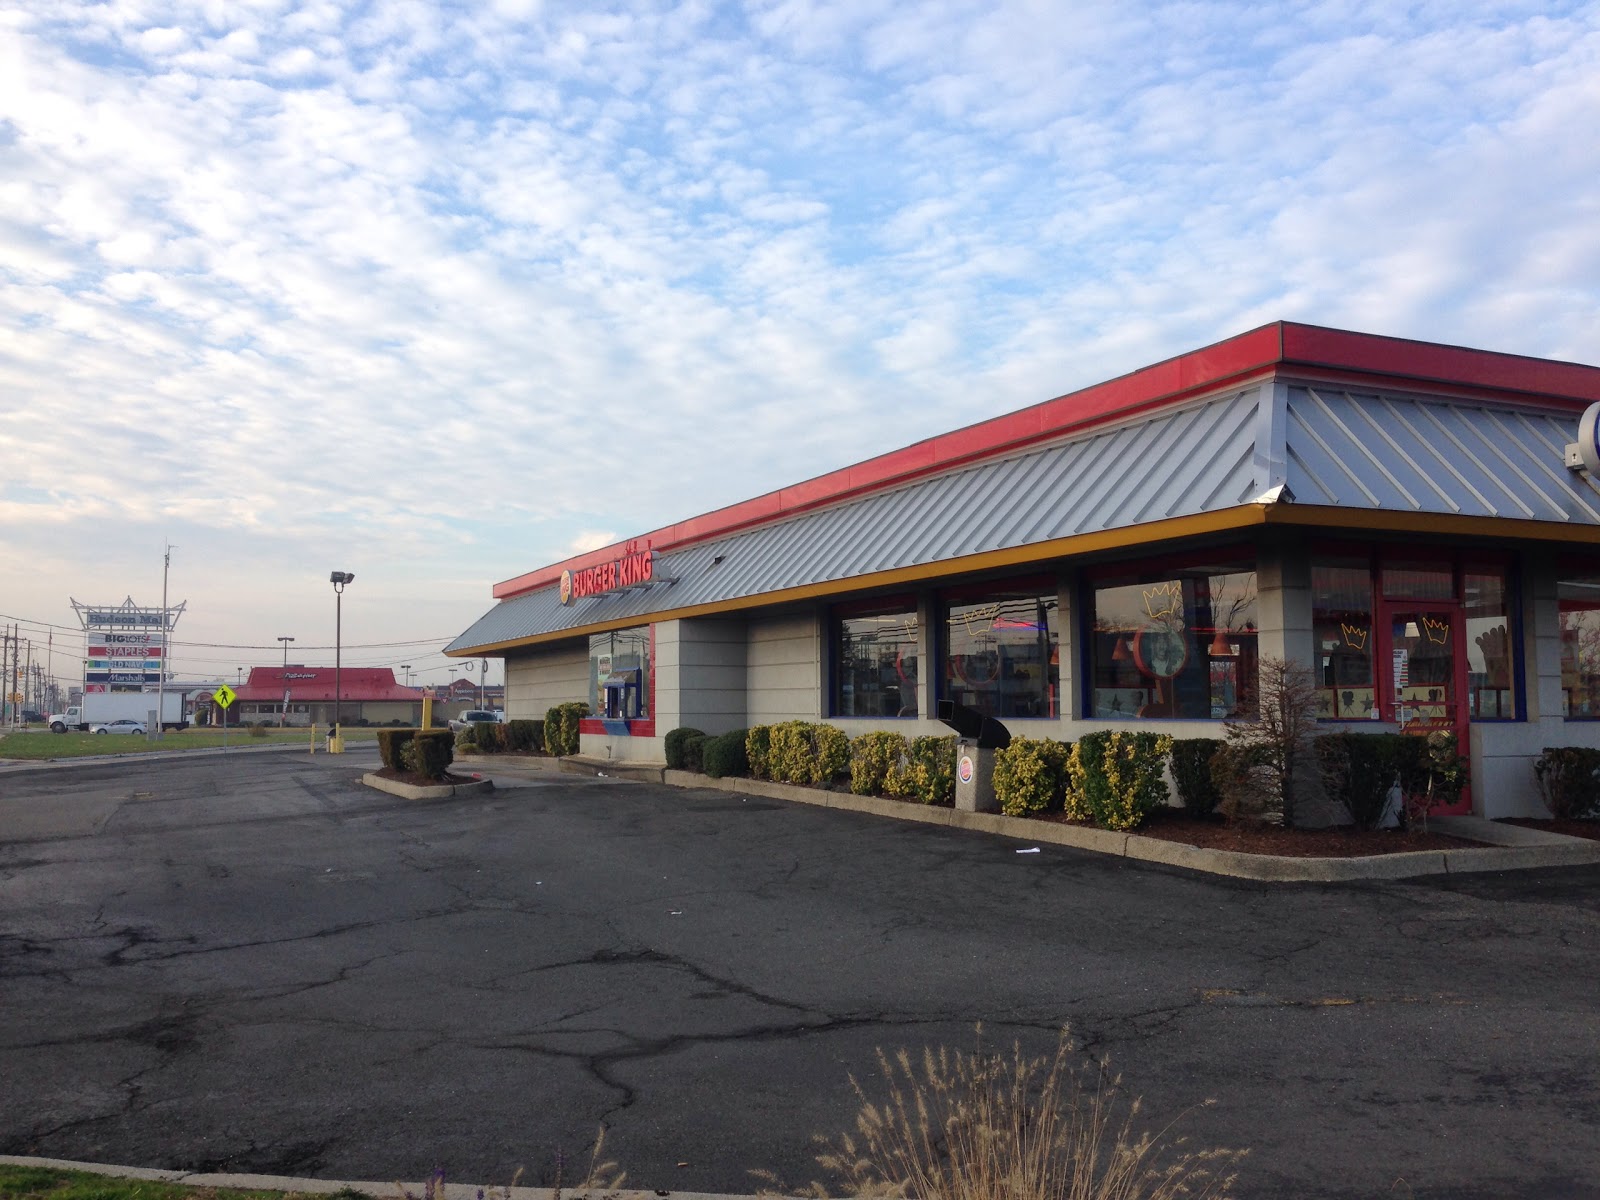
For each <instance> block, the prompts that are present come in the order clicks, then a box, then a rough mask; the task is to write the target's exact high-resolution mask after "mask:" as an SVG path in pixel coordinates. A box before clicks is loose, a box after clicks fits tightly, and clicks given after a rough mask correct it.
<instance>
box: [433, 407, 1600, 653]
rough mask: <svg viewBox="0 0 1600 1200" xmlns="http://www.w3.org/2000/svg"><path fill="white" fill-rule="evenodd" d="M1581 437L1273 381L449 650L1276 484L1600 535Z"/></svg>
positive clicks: (1060, 534)
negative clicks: (1576, 460)
mask: <svg viewBox="0 0 1600 1200" xmlns="http://www.w3.org/2000/svg"><path fill="white" fill-rule="evenodd" d="M1575 427H1576V418H1575V417H1574V416H1572V414H1570V413H1563V412H1555V411H1551V412H1540V411H1534V410H1524V409H1508V408H1506V407H1505V406H1503V405H1502V406H1491V405H1488V404H1478V403H1473V402H1472V401H1470V400H1453V399H1452V400H1444V399H1436V398H1428V397H1418V396H1407V395H1399V394H1387V393H1385V394H1378V393H1353V392H1346V391H1338V390H1329V389H1326V388H1323V387H1313V386H1306V385H1295V384H1290V385H1287V386H1285V385H1284V384H1283V383H1282V382H1273V381H1268V382H1266V383H1264V384H1260V385H1252V386H1250V387H1248V388H1244V389H1241V390H1237V391H1230V392H1228V393H1225V394H1222V395H1217V396H1213V397H1211V398H1209V399H1206V400H1202V401H1199V402H1195V403H1191V404H1188V405H1185V406H1183V407H1180V408H1175V409H1166V410H1163V411H1161V412H1158V413H1155V414H1152V415H1150V416H1148V417H1145V418H1142V419H1138V420H1133V421H1129V422H1127V423H1124V424H1121V425H1117V426H1114V427H1110V428H1107V427H1098V428H1096V429H1094V430H1092V431H1090V432H1088V433H1086V434H1084V435H1082V436H1079V437H1076V438H1069V439H1066V440H1062V441H1055V442H1051V443H1049V444H1047V445H1043V446H1040V447H1038V448H1036V449H1032V450H1028V451H1025V452H1022V453H1017V454H1012V455H1009V456H1006V457H1003V458H999V459H993V460H986V461H983V462H980V463H976V464H972V465H968V466H965V467H960V468H957V469H954V470H951V471H947V472H945V473H942V474H939V475H935V476H931V477H928V478H924V479H919V480H916V481H914V482H912V483H908V484H905V485H902V486H900V487H896V488H892V489H890V490H887V491H883V492H876V493H872V494H870V495H867V496H863V497H859V498H856V499H852V500H848V501H844V502H841V503H839V504H836V505H832V506H829V507H827V508H822V509H818V510H814V511H811V512H807V513H803V514H800V515H798V516H794V517H790V518H787V519H783V520H779V521H775V522H773V523H771V524H769V525H764V526H760V527H757V528H754V529H747V530H742V531H739V532H737V533H732V534H729V535H727V536H725V537H718V538H713V539H711V540H708V541H705V542H700V543H697V544H695V545H693V546H689V547H686V548H684V549H682V550H677V551H667V552H663V553H661V554H659V555H658V557H657V561H656V566H655V576H656V581H655V582H654V583H652V584H650V585H648V586H643V587H637V588H633V589H630V590H626V591H620V592H611V593H607V594H604V595H599V596H592V597H589V598H587V599H584V600H579V601H577V602H576V603H574V604H572V605H570V606H568V605H562V604H561V603H560V599H559V596H558V594H557V593H558V589H557V588H556V587H555V586H553V585H552V586H550V587H545V588H541V589H539V590H538V591H535V592H530V593H527V594H525V595H521V596H515V597H512V598H510V599H508V600H502V601H500V602H499V603H497V604H496V605H495V606H494V607H493V608H491V609H490V610H489V611H488V612H487V613H485V614H484V615H483V616H482V617H480V618H479V619H478V621H477V622H475V623H474V624H473V625H472V627H471V628H469V629H468V630H466V632H464V633H462V634H461V635H460V636H459V637H457V638H456V639H455V640H454V641H453V642H451V643H450V645H449V646H448V647H446V652H447V653H448V652H452V651H457V652H459V651H471V650H474V649H476V648H478V647H484V646H494V645H501V644H504V643H508V642H516V641H520V640H523V639H527V638H533V637H537V636H540V635H544V634H551V633H558V632H559V631H561V630H565V629H571V630H573V631H575V632H576V631H579V630H582V629H585V628H589V627H593V626H596V625H602V624H608V623H613V622H616V621H619V620H629V619H633V618H638V619H641V620H642V619H645V618H648V617H649V616H651V615H652V614H654V613H658V612H665V611H668V610H679V609H685V608H692V607H696V606H699V605H708V604H716V603H718V602H726V601H731V600H736V599H743V598H747V597H752V596H760V595H765V594H769V593H776V592H781V591H784V590H786V589H790V588H796V587H804V586H807V585H817V584H826V583H830V582H835V581H843V580H848V579H851V578H855V577H858V576H867V575H873V574H876V573H879V572H884V571H892V570H895V569H897V568H906V567H915V566H919V565H924V564H929V563H937V562H942V561H945V560H947V559H957V558H962V557H965V556H967V555H973V554H982V553H985V552H989V551H999V550H1007V549H1012V548H1017V547H1023V546H1027V545H1031V544H1034V543H1039V542H1049V541H1054V540H1056V539H1059V538H1066V537H1071V536H1074V535H1078V534H1085V533H1092V532H1098V531H1102V530H1110V529H1120V528H1127V527H1130V526H1135V525H1140V524H1144V523H1148V522H1153V521H1159V520H1164V519H1167V518H1172V517H1182V516H1194V515H1198V514H1202V513H1210V512H1220V511H1223V510H1225V509H1230V508H1236V507H1238V506H1240V505H1242V504H1246V503H1249V502H1251V501H1252V500H1255V499H1257V498H1258V497H1260V496H1261V495H1262V494H1263V493H1264V492H1266V491H1267V490H1268V489H1269V488H1272V487H1274V486H1276V485H1278V484H1287V486H1288V491H1289V494H1290V496H1291V497H1292V501H1291V502H1293V503H1297V504H1316V505H1327V506H1332V507H1344V508H1358V509H1359V508H1366V509H1385V510H1391V511H1410V512H1416V513H1448V514H1464V515H1472V516H1486V517H1512V518H1520V519H1525V520H1536V521H1563V522H1577V523H1582V524H1590V525H1600V496H1597V495H1596V494H1595V492H1593V491H1592V490H1590V489H1589V487H1588V485H1587V484H1586V483H1584V482H1583V481H1582V480H1580V479H1578V478H1576V477H1575V476H1573V475H1572V474H1571V473H1569V472H1568V471H1566V470H1565V469H1564V468H1563V466H1562V449H1563V447H1564V445H1565V444H1566V443H1567V442H1568V441H1570V440H1571V439H1572V436H1573V433H1574V430H1575ZM1267 443H1274V444H1267ZM1130 464H1138V465H1139V469H1130Z"/></svg>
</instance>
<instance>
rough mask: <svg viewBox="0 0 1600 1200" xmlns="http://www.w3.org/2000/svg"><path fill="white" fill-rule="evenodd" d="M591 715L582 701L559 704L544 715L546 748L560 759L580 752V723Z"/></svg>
mask: <svg viewBox="0 0 1600 1200" xmlns="http://www.w3.org/2000/svg"><path fill="white" fill-rule="evenodd" d="M588 715H589V706H588V705H587V704H586V703H584V702H583V701H582V700H571V701H568V702H567V703H566V704H558V705H556V706H555V707H554V708H552V709H550V710H549V711H548V712H546V713H545V714H544V748H545V750H546V751H548V752H549V753H551V754H554V755H556V756H557V757H560V756H562V755H567V754H576V753H577V752H578V722H579V721H581V720H582V719H583V718H584V717H587V716H588Z"/></svg>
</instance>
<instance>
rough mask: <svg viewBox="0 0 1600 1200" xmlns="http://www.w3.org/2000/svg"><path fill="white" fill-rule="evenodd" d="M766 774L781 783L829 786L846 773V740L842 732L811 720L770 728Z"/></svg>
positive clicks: (848, 747) (847, 741)
mask: <svg viewBox="0 0 1600 1200" xmlns="http://www.w3.org/2000/svg"><path fill="white" fill-rule="evenodd" d="M770 729H771V734H770V742H769V749H768V754H767V772H768V774H769V775H770V776H771V778H773V779H776V780H778V781H779V782H781V783H798V784H802V785H809V784H817V783H831V782H833V780H835V779H838V778H839V777H840V776H843V775H847V774H848V773H849V771H850V739H849V738H848V737H846V736H845V733H844V730H842V729H839V728H838V727H836V726H833V725H819V724H816V723H814V722H811V721H784V722H782V723H781V724H778V725H773V726H771V727H770Z"/></svg>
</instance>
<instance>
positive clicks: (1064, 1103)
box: [812, 1031, 1245, 1200]
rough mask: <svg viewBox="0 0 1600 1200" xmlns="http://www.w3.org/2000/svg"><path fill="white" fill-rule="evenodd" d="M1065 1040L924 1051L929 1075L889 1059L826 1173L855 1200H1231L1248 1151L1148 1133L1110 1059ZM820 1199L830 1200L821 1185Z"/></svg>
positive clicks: (829, 1149) (830, 1145) (863, 1096)
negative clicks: (1047, 1051) (1030, 1053)
mask: <svg viewBox="0 0 1600 1200" xmlns="http://www.w3.org/2000/svg"><path fill="white" fill-rule="evenodd" d="M1074 1057H1075V1056H1074V1048H1073V1045H1072V1042H1071V1039H1070V1038H1069V1037H1068V1036H1067V1034H1066V1033H1065V1031H1063V1033H1062V1036H1061V1040H1060V1041H1059V1042H1058V1043H1057V1045H1056V1052H1055V1055H1054V1056H1053V1057H1051V1058H1043V1057H1040V1058H1026V1057H1024V1056H1023V1054H1022V1051H1021V1049H1020V1047H1018V1046H1013V1047H1012V1051H1011V1054H1010V1055H1009V1056H1008V1055H1002V1054H985V1053H983V1052H981V1049H980V1050H978V1051H974V1052H973V1053H972V1054H963V1053H960V1052H959V1051H954V1052H953V1051H950V1050H948V1049H946V1048H940V1049H939V1050H937V1051H934V1050H932V1049H928V1050H924V1051H923V1054H922V1060H921V1063H920V1065H918V1064H915V1063H914V1062H913V1060H912V1057H911V1055H910V1054H909V1053H908V1052H907V1051H905V1050H901V1051H899V1052H898V1053H897V1054H896V1055H895V1056H894V1058H893V1059H892V1060H891V1059H890V1058H889V1057H888V1056H887V1055H885V1054H884V1053H883V1051H881V1050H880V1051H879V1052H878V1066H879V1069H880V1070H881V1071H882V1072H883V1077H884V1082H885V1084H886V1085H887V1088H888V1096H887V1098H886V1099H885V1100H882V1101H875V1100H873V1099H872V1098H870V1097H869V1096H868V1095H867V1093H866V1091H865V1089H863V1088H862V1086H861V1085H860V1083H858V1082H857V1081H856V1080H855V1079H854V1078H853V1077H852V1078H851V1080H850V1083H851V1086H852V1087H854V1089H855V1092H856V1095H857V1096H858V1097H859V1098H860V1100H861V1104H862V1107H861V1112H860V1114H859V1115H858V1116H857V1118H856V1131H855V1133H854V1134H848V1133H847V1134H844V1135H842V1136H841V1137H840V1138H839V1139H838V1140H837V1141H836V1142H826V1143H825V1146H826V1151H825V1153H823V1154H820V1155H818V1158H817V1161H818V1162H819V1163H820V1164H821V1165H822V1167H823V1168H824V1169H826V1170H828V1171H831V1172H833V1173H835V1174H836V1175H838V1176H839V1177H840V1179H841V1180H842V1181H843V1183H844V1185H845V1188H846V1192H845V1194H847V1195H850V1196H860V1197H891V1196H892V1197H914V1198H915V1200H1176V1198H1177V1197H1195V1198H1217V1200H1220V1198H1223V1197H1227V1196H1229V1195H1230V1194H1231V1192H1230V1189H1231V1188H1232V1186H1233V1182H1234V1178H1235V1176H1234V1174H1233V1168H1234V1166H1235V1165H1236V1164H1237V1163H1238V1161H1239V1160H1240V1159H1241V1158H1242V1157H1243V1156H1244V1154H1245V1152H1244V1151H1242V1150H1239V1151H1236V1150H1190V1149H1186V1148H1185V1142H1184V1139H1182V1138H1175V1137H1173V1136H1171V1135H1172V1124H1168V1125H1167V1126H1166V1127H1165V1128H1163V1129H1160V1130H1158V1131H1156V1132H1155V1133H1151V1132H1148V1131H1141V1130H1140V1129H1139V1128H1138V1125H1139V1115H1140V1112H1141V1102H1140V1098H1138V1097H1130V1096H1129V1095H1128V1094H1127V1092H1126V1091H1125V1090H1124V1088H1123V1086H1122V1077H1121V1076H1119V1075H1112V1074H1111V1072H1110V1069H1109V1064H1108V1062H1107V1060H1104V1059H1102V1060H1100V1061H1098V1062H1091V1063H1089V1064H1087V1065H1074ZM812 1189H813V1192H814V1194H815V1195H817V1196H819V1197H823V1196H826V1195H828V1193H827V1191H826V1189H825V1188H823V1186H822V1185H821V1184H813V1185H812Z"/></svg>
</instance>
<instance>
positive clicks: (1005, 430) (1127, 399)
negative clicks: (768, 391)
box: [493, 321, 1600, 600]
mask: <svg viewBox="0 0 1600 1200" xmlns="http://www.w3.org/2000/svg"><path fill="white" fill-rule="evenodd" d="M1286 366H1298V367H1302V368H1312V369H1317V370H1321V371H1331V372H1335V373H1338V374H1341V375H1343V376H1346V377H1360V378H1374V379H1375V378H1381V379H1387V380H1414V381H1427V382H1430V383H1437V384H1446V385H1450V386H1451V387H1452V389H1454V388H1457V387H1460V388H1468V389H1473V390H1477V391H1483V390H1489V391H1493V392H1498V393H1502V394H1506V395H1511V396H1525V397H1531V396H1538V397H1541V398H1550V399H1557V400H1571V401H1576V402H1586V403H1592V402H1595V401H1600V368H1597V367H1590V366H1584V365H1581V364H1577V363H1564V362H1556V361H1554V360H1551V359H1541V358H1529V357H1525V356H1522V355H1514V354H1500V353H1496V352H1494V351H1489V350H1473V349H1470V348H1467V347H1462V346H1445V345H1440V344H1437V343H1433V342H1418V341H1411V340H1408V339H1405V338H1393V337H1384V336H1381V335H1377V334H1367V333H1353V332H1350V331H1347V330H1341V329H1328V328H1324V327H1322V326H1316V325H1301V324H1296V323H1294V322H1288V321H1276V322H1273V323H1272V324H1270V325H1263V326H1261V327H1260V328H1258V329H1252V330H1249V331H1248V332H1246V333H1241V334H1238V335H1237V336H1235V337H1231V338H1228V339H1227V340H1225V341H1221V342H1217V343H1216V344H1214V345H1211V346H1206V347H1203V348H1202V349H1199V350H1193V351H1190V352H1189V353H1187V354H1181V355H1178V356H1177V357H1175V358H1169V359H1167V360H1165V361H1163V362H1159V363H1155V364H1153V365H1151V366H1148V367H1143V368H1141V369H1140V370H1137V371H1134V372H1132V373H1130V374H1127V375H1122V376H1118V377H1117V378H1115V379H1111V380H1107V381H1106V382H1104V383H1098V384H1094V385H1093V386H1091V387H1087V388H1083V389H1081V390H1080V391H1076V392H1071V393H1068V394H1067V395H1064V396H1057V397H1056V398H1055V399H1053V400H1046V401H1044V402H1042V403H1040V404H1035V405H1031V406H1030V407H1028V408H1024V409H1020V410H1018V411H1017V412H1013V413H1006V414H1004V415H1002V416H999V417H994V418H992V419H990V420H987V421H981V422H978V423H977V424H974V425H968V426H966V427H965V428H962V429H957V430H954V431H953V432H950V433H945V434H940V435H938V436H936V437H932V438H927V439H925V440H924V441H920V442H916V443H914V444H913V445H910V446H906V447H903V448H902V449H899V450H892V451H890V452H889V453H887V454H881V455H878V456H877V457H875V458H869V459H867V460H866V461H865V462H861V463H857V464H855V465H853V466H849V467H843V468H841V469H839V470H837V471H831V472H829V473H828V474H826V475H819V476H817V477H816V478H815V479H808V480H805V481H804V482H801V483H797V484H794V485H792V486H790V487H786V488H780V489H779V490H777V491H774V492H768V493H766V494H765V495H762V496H756V497H754V498H753V499H750V500H745V501H742V502H741V503H738V504H733V505H729V506H728V507H726V508H720V509H717V510H715V511H713V512H709V513H706V514H704V515H702V516H698V517H690V518H688V519H687V520H684V521H679V522H677V523H676V524H673V525H666V526H663V527H662V528H660V529H657V530H655V531H654V532H653V533H648V534H645V535H643V536H641V537H636V538H631V539H629V540H628V541H627V542H617V543H614V544H612V545H610V546H606V547H603V548H601V549H599V550H592V551H589V552H588V553H586V554H580V555H575V556H573V557H572V558H568V559H565V560H563V561H561V562H558V563H554V564H552V565H550V566H547V567H540V568H539V569H538V570H535V571H530V572H528V573H526V574H524V575H519V576H517V577H516V578H514V579H508V580H505V581H504V582H502V583H498V584H496V585H495V586H494V590H493V594H494V597H495V599H497V600H507V599H510V598H511V597H513V596H518V595H521V594H523V593H525V592H531V591H534V590H536V589H538V588H540V587H545V586H548V585H550V584H554V583H555V582H557V581H558V580H559V579H560V577H561V573H562V571H566V570H572V571H576V570H580V569H582V568H584V567H590V566H595V565H597V564H599V563H603V562H609V561H611V560H612V559H615V558H618V557H620V556H621V555H623V554H625V553H628V552H630V551H632V550H637V549H640V548H642V547H643V546H645V545H646V544H648V545H649V546H650V547H651V548H652V549H655V550H670V549H676V548H678V547H680V546H684V545H688V544H690V543H693V542H698V541H704V540H706V539H707V538H711V537H715V536H720V535H725V534H728V533H732V532H735V531H737V530H739V529H744V528H748V527H750V526H752V525H759V524H761V523H763V522H766V521H770V520H774V519H777V518H779V517H789V516H794V515H796V514H797V513H800V512H804V511H806V510H807V509H811V508H818V507H820V506H822V505H824V504H830V503H835V502H838V501H840V500H843V499H847V498H849V497H852V496H856V495H861V494H864V493H866V492H871V491H877V490H880V489H882V488H885V487H889V486H891V485H895V484H901V483H905V482H908V481H910V480H913V479H916V478H917V477H919V476H922V475H929V474H932V473H934V472H936V471H943V470H948V469H950V468H951V467H955V466H960V465H963V464H965V463H968V462H973V461H976V460H978V459H982V458H988V457H992V456H995V455H999V454H1004V453H1006V452H1008V451H1011V450H1014V449H1017V448H1018V447H1021V446H1025V445H1027V444H1029V443H1031V442H1036V441H1040V440H1043V439H1046V438H1050V437H1057V436H1061V435H1063V434H1066V433H1070V432H1073V431H1077V430H1082V429H1085V428H1090V427H1093V426H1095V425H1098V424H1103V423H1105V422H1108V421H1111V420H1117V419H1124V418H1126V417H1129V416H1133V415H1136V414H1138V413H1140V412H1144V411H1148V410H1151V409H1156V408H1161V407H1165V406H1167V405H1171V404H1176V403H1180V402H1182V401H1183V400H1186V399H1188V398H1190V397H1192V396H1194V395H1197V394H1199V393H1201V392H1204V391H1208V390H1211V389H1214V388H1219V387H1226V386H1230V385H1236V384H1242V383H1245V382H1247V381H1249V380H1250V379H1252V378H1261V377H1265V376H1267V375H1269V374H1272V373H1274V372H1277V371H1280V370H1282V369H1283V368H1284V367H1286Z"/></svg>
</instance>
